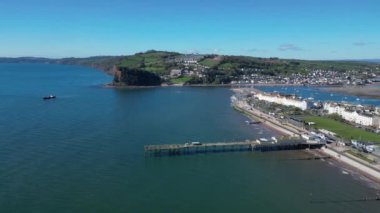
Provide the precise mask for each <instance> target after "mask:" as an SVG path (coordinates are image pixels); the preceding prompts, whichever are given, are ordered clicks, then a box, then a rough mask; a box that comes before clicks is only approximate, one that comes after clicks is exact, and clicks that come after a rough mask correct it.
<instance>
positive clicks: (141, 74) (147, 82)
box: [113, 68, 161, 86]
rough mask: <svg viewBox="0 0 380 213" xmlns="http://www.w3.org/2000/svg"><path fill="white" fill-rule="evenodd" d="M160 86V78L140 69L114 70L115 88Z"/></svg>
mask: <svg viewBox="0 0 380 213" xmlns="http://www.w3.org/2000/svg"><path fill="white" fill-rule="evenodd" d="M160 84H161V78H160V76H158V75H156V74H154V73H151V72H147V71H143V70H140V69H130V68H119V69H117V70H114V80H113V85H115V86H157V85H160Z"/></svg>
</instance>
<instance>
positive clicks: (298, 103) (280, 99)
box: [255, 93, 308, 110]
mask: <svg viewBox="0 0 380 213" xmlns="http://www.w3.org/2000/svg"><path fill="white" fill-rule="evenodd" d="M255 97H257V98H258V99H259V100H262V101H267V102H271V103H276V104H281V105H285V106H293V107H297V108H300V109H301V110H306V109H307V108H308V104H307V102H306V101H305V100H299V99H297V98H296V97H295V96H282V95H279V94H265V93H258V94H256V95H255Z"/></svg>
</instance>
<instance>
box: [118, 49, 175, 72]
mask: <svg viewBox="0 0 380 213" xmlns="http://www.w3.org/2000/svg"><path fill="white" fill-rule="evenodd" d="M179 55H180V54H179V53H174V52H162V51H148V52H145V53H137V54H135V55H131V56H126V57H125V58H124V59H123V60H121V62H120V63H119V65H118V66H119V67H121V68H130V69H141V70H144V71H149V72H153V73H156V74H159V75H164V74H169V72H170V69H171V68H172V67H175V63H174V61H173V60H174V59H175V57H176V56H179Z"/></svg>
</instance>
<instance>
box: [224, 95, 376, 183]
mask: <svg viewBox="0 0 380 213" xmlns="http://www.w3.org/2000/svg"><path fill="white" fill-rule="evenodd" d="M234 91H235V95H234V96H232V97H231V101H232V106H233V107H234V108H235V109H237V110H238V111H241V112H242V113H244V114H246V115H247V116H248V117H250V118H251V119H253V120H255V121H258V122H260V123H263V124H264V125H266V126H268V127H270V128H272V129H275V130H277V131H279V132H281V133H282V134H284V135H288V136H292V137H299V138H302V139H304V140H306V141H308V142H309V143H323V144H325V146H324V148H323V149H321V150H322V151H321V153H323V154H325V155H328V156H331V157H334V158H336V159H338V160H340V161H343V162H345V163H346V164H348V165H351V166H353V167H355V168H356V169H359V170H361V171H363V172H365V173H366V174H367V175H369V176H371V177H374V178H377V179H379V178H380V152H379V150H378V145H377V144H378V142H379V136H377V133H379V132H380V108H379V107H378V106H364V105H354V104H349V103H339V102H331V101H328V102H314V101H313V100H311V99H302V98H299V97H296V96H295V95H287V94H280V93H266V92H262V91H260V90H258V89H255V88H238V89H234ZM322 121H323V122H322ZM319 122H320V123H319ZM335 123H337V125H341V127H338V128H335V129H337V130H339V131H334V128H332V126H333V125H332V124H335ZM249 124H250V122H249ZM344 128H346V129H347V130H348V131H350V130H351V129H352V130H353V131H356V132H357V134H355V135H354V134H352V135H350V136H348V135H345V131H346V130H345V129H344ZM350 128H351V129H350ZM365 135H370V136H375V137H373V138H375V139H376V141H371V140H367V138H366V139H364V136H365Z"/></svg>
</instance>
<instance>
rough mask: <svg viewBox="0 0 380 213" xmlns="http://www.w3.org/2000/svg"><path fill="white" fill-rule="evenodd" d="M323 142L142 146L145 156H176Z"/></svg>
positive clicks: (314, 145)
mask: <svg viewBox="0 0 380 213" xmlns="http://www.w3.org/2000/svg"><path fill="white" fill-rule="evenodd" d="M324 145H325V144H322V143H321V144H320V143H307V142H306V141H305V140H302V139H299V138H289V139H280V140H279V141H277V142H273V141H268V142H260V141H257V140H255V141H242V142H216V143H202V144H197V145H193V144H188V143H186V144H163V145H147V146H144V150H145V154H146V155H147V156H157V157H158V156H177V155H193V154H201V153H218V152H253V151H261V152H268V151H280V150H301V149H316V148H321V147H322V146H324Z"/></svg>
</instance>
